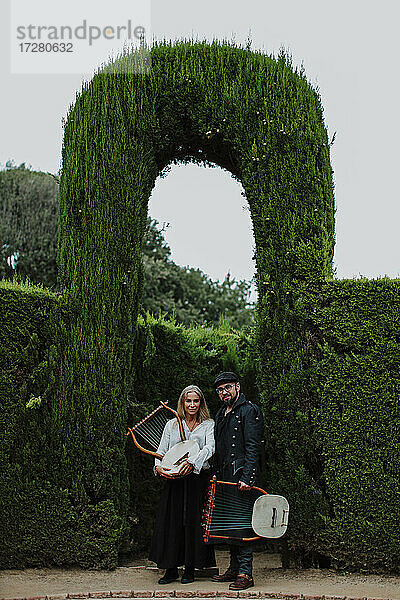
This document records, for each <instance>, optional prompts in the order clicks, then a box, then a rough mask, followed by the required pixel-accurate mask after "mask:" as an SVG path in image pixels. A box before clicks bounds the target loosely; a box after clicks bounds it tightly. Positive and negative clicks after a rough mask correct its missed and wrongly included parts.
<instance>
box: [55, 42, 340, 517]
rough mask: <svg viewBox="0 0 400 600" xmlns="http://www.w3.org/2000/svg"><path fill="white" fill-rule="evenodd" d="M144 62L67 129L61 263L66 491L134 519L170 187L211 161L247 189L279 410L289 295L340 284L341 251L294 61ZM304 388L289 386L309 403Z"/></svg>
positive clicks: (314, 115)
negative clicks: (136, 441)
mask: <svg viewBox="0 0 400 600" xmlns="http://www.w3.org/2000/svg"><path fill="white" fill-rule="evenodd" d="M141 58H143V55H142V54H140V53H133V54H127V55H124V56H122V57H121V58H120V59H118V60H117V61H116V62H115V63H111V64H110V65H107V66H106V67H105V68H104V69H103V70H101V71H99V72H98V73H97V74H96V75H95V76H94V77H93V79H92V81H91V82H90V83H84V85H83V88H82V92H81V94H79V95H78V96H77V98H76V102H75V104H74V106H73V107H71V110H70V112H69V115H68V118H67V121H66V124H65V133H64V144H63V152H62V161H63V165H62V176H61V180H60V211H59V215H60V233H59V244H58V250H59V254H58V265H59V273H60V278H61V283H62V285H63V286H64V288H65V290H66V295H65V298H66V301H67V303H68V307H69V310H70V315H71V319H70V321H69V323H68V326H67V327H64V328H63V329H62V330H61V329H60V330H59V332H58V333H57V335H56V336H55V338H54V339H56V340H57V344H58V348H59V360H60V369H59V373H58V377H59V379H58V383H57V386H56V394H55V397H54V400H53V414H54V418H55V423H56V430H61V428H62V431H63V439H64V440H66V443H67V445H68V446H67V447H68V452H67V453H66V454H65V455H63V453H62V442H61V440H58V450H57V452H58V454H59V456H60V457H61V459H60V463H59V468H60V471H61V473H62V474H63V477H64V480H63V481H64V483H63V485H64V486H65V487H67V488H71V487H72V486H74V489H75V492H74V495H75V496H76V498H77V499H79V498H86V499H87V501H88V502H89V501H90V502H95V503H96V502H98V501H99V500H100V499H102V500H103V499H104V500H105V499H110V500H111V501H112V503H113V504H114V506H115V507H116V510H117V512H118V514H119V515H120V516H121V518H122V519H123V521H124V522H125V521H126V518H127V510H128V506H127V503H126V501H125V498H126V497H127V493H126V489H125V487H124V486H125V482H126V476H127V473H126V461H125V457H124V453H123V441H122V439H121V434H120V432H121V430H122V429H123V426H124V424H125V423H126V420H127V411H128V398H129V395H130V392H131V390H132V389H133V387H134V381H135V368H136V365H137V360H138V358H139V360H140V355H139V357H138V356H137V355H136V354H135V346H134V344H133V340H134V339H135V336H136V334H137V316H138V304H139V298H140V295H141V291H142V289H143V265H142V263H141V247H142V240H143V235H144V231H145V226H146V217H147V204H148V200H149V197H150V194H151V191H152V189H153V187H154V185H155V182H156V179H157V177H158V176H160V175H164V174H165V173H166V172H167V170H168V168H169V165H170V164H171V163H179V162H183V163H187V162H196V163H199V164H204V165H213V164H217V165H219V166H220V167H222V168H224V169H227V170H229V171H230V172H231V173H232V176H233V177H234V178H236V179H237V180H239V181H240V182H241V183H242V185H243V188H244V190H245V194H246V197H247V200H248V203H249V208H250V212H251V216H252V221H253V229H254V237H255V244H256V263H257V285H258V291H259V311H258V323H259V328H258V337H257V343H258V352H257V363H258V365H259V367H260V377H261V381H262V384H263V385H262V387H263V398H262V403H263V404H264V405H265V406H268V402H269V390H268V385H269V383H270V382H272V381H276V379H277V377H279V373H281V372H282V370H286V369H287V368H290V365H292V364H296V361H298V349H299V344H300V345H301V328H302V326H301V325H300V330H299V329H298V328H296V327H294V326H293V320H294V318H295V311H294V310H293V309H291V308H290V307H289V305H288V303H287V299H288V296H287V294H291V293H292V291H293V293H294V294H297V293H298V290H299V289H300V288H301V284H302V283H303V282H304V281H308V280H310V279H311V280H313V281H319V280H320V279H321V278H325V277H329V276H331V275H332V256H333V247H334V198H333V182H332V168H331V166H330V160H329V140H328V136H327V132H326V129H325V125H324V122H323V114H322V107H321V102H320V97H319V94H318V92H317V91H316V90H315V89H314V88H313V87H312V86H311V85H310V84H309V83H308V81H307V79H306V77H305V74H304V72H303V71H302V70H300V71H298V70H297V69H296V70H294V69H293V68H292V64H291V59H290V57H288V56H286V55H285V54H284V53H281V54H280V55H279V56H278V57H277V58H273V57H269V56H265V55H262V54H260V53H256V52H250V51H248V50H245V49H242V48H237V47H235V46H234V45H232V44H229V43H225V42H223V43H219V42H214V43H212V44H208V43H206V42H201V43H198V42H191V41H189V42H176V43H167V42H163V43H160V44H158V43H156V44H155V45H154V46H153V47H152V48H151V52H150V60H151V69H150V70H149V71H148V72H146V70H142V72H135V66H137V64H138V61H139V62H140V60H141ZM132 265H133V267H132ZM269 347H271V348H272V352H270V351H269ZM271 357H272V358H273V360H272V362H271ZM302 376H303V371H302V370H300V371H299V374H298V380H297V381H290V380H288V382H285V385H286V383H287V386H288V389H289V390H290V394H292V396H293V400H294V401H295V398H296V394H297V393H298V391H299V389H300V388H301V387H302V386H303V385H304V382H303V381H302ZM282 389H286V388H284V387H283V388H282ZM55 444H57V439H55ZM82 456H87V457H88V460H87V464H86V466H85V467H84V469H83V471H79V470H78V468H77V467H78V465H81V457H82Z"/></svg>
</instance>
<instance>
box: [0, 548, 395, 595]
mask: <svg viewBox="0 0 400 600" xmlns="http://www.w3.org/2000/svg"><path fill="white" fill-rule="evenodd" d="M216 554H217V564H218V567H219V568H220V572H223V571H224V570H225V569H226V567H227V564H228V553H227V552H226V551H221V550H218V551H217V553H216ZM159 573H161V572H159V571H158V570H157V569H156V568H155V567H154V565H153V563H150V562H148V561H146V560H138V561H134V562H132V563H130V564H129V566H123V567H118V568H117V569H115V571H84V570H81V569H25V570H6V571H1V572H0V598H13V599H14V598H32V597H38V596H42V597H44V596H57V595H58V596H59V599H57V600H61V598H62V597H63V598H65V597H66V595H67V594H71V595H72V594H82V595H83V594H86V595H87V594H89V593H91V594H93V595H96V592H101V591H105V592H107V593H108V592H109V591H110V590H114V591H115V592H117V591H123V590H125V591H128V592H130V593H131V592H132V593H133V592H134V593H135V596H136V597H140V593H139V592H143V591H145V592H146V595H147V597H148V596H151V595H154V593H152V594H149V592H154V591H155V590H160V591H161V589H162V590H163V591H164V592H172V591H174V590H175V591H176V594H170V595H174V596H175V595H176V596H181V597H182V595H183V592H185V594H186V596H187V597H194V596H195V592H197V591H198V592H199V596H202V597H203V598H204V597H207V593H210V596H209V597H212V596H215V593H216V592H218V596H223V592H225V591H226V592H227V591H228V584H215V583H212V582H211V581H210V580H209V579H206V578H201V577H199V578H197V579H196V581H195V582H194V583H192V584H188V585H182V584H181V583H180V582H179V581H176V582H174V583H172V584H170V585H166V586H165V585H164V586H161V585H158V583H157V580H158V579H159V577H160V574H159ZM254 580H255V587H254V588H251V589H250V590H248V591H251V592H255V594H254V596H258V595H261V596H262V597H265V594H267V595H268V596H269V597H276V598H279V597H281V598H282V597H283V594H289V595H293V596H299V597H300V596H319V597H321V596H326V597H328V596H331V597H332V596H334V597H337V598H338V600H339V598H343V597H346V598H348V599H350V598H351V599H359V598H382V599H390V600H400V577H397V576H390V575H388V576H383V575H373V574H355V573H348V574H338V573H336V572H334V571H332V570H329V569H324V570H317V569H304V570H297V569H282V567H281V563H280V559H279V556H278V555H276V554H266V553H256V554H255V555H254ZM156 595H158V594H156ZM165 595H166V594H165ZM243 595H245V594H243ZM143 597H146V596H143ZM54 600H56V599H54ZM293 600H294V599H293ZM326 600H333V598H329V599H328V598H327V599H326Z"/></svg>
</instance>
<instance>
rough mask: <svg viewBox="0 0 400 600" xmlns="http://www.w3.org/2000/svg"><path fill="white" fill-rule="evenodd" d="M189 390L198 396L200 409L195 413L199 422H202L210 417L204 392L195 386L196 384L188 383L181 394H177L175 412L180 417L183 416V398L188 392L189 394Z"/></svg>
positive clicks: (184, 398)
mask: <svg viewBox="0 0 400 600" xmlns="http://www.w3.org/2000/svg"><path fill="white" fill-rule="evenodd" d="M190 392H194V393H195V394H197V395H198V397H199V398H200V409H199V412H198V413H197V418H198V420H199V422H200V423H202V422H203V421H207V419H209V418H210V413H209V412H208V407H207V403H206V399H205V398H204V394H203V392H202V391H201V389H200V388H199V387H197V385H188V386H187V387H185V389H183V390H182V392H181V395H180V396H179V400H178V408H177V409H176V412H177V413H178V415H179V416H180V417H181V419H184V418H185V400H186V398H187V396H188V394H190Z"/></svg>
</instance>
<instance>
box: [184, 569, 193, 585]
mask: <svg viewBox="0 0 400 600" xmlns="http://www.w3.org/2000/svg"><path fill="white" fill-rule="evenodd" d="M193 581H194V567H185V571H184V573H183V575H182V579H181V583H193Z"/></svg>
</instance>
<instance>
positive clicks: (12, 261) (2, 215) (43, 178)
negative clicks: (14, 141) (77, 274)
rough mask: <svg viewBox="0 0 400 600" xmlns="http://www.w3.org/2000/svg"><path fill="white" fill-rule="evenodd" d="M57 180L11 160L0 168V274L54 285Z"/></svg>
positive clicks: (56, 233)
mask: <svg viewBox="0 0 400 600" xmlns="http://www.w3.org/2000/svg"><path fill="white" fill-rule="evenodd" d="M57 236H58V181H57V178H56V177H54V176H53V175H50V174H47V173H42V172H37V171H32V170H30V169H29V168H27V167H26V166H25V164H21V165H19V166H18V167H17V166H15V165H14V164H13V163H12V162H8V163H7V164H6V168H5V169H4V170H2V171H0V277H1V276H3V277H4V276H6V277H11V278H12V277H13V275H14V273H18V275H19V276H21V277H22V278H23V279H25V278H26V277H29V279H30V280H31V281H32V282H34V283H43V284H44V285H46V286H47V287H50V288H55V287H56V282H57V262H56V251H57Z"/></svg>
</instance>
